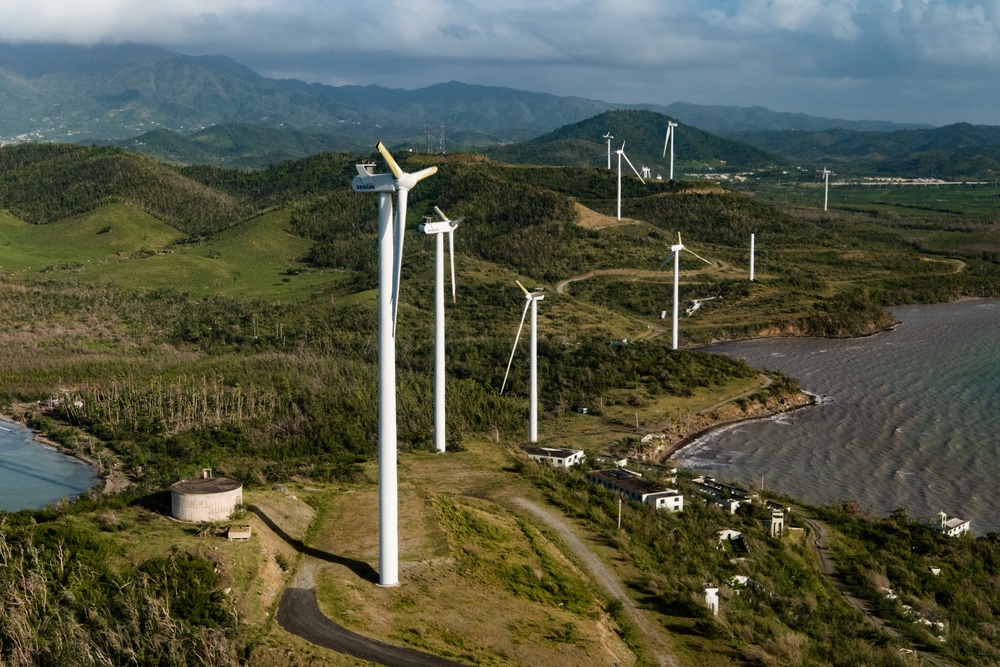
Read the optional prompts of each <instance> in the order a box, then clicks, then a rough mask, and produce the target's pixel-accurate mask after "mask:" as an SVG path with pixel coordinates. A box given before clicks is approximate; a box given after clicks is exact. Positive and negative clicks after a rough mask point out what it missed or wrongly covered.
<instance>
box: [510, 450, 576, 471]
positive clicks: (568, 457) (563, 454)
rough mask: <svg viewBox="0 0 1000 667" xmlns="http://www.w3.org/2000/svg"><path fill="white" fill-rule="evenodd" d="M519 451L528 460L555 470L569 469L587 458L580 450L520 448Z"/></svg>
mask: <svg viewBox="0 0 1000 667" xmlns="http://www.w3.org/2000/svg"><path fill="white" fill-rule="evenodd" d="M521 449H523V450H524V453H525V454H527V455H528V458H529V459H533V460H535V461H538V462H539V463H546V464H548V465H550V466H553V467H556V468H569V467H570V466H573V465H576V464H577V463H579V462H580V461H582V460H583V459H584V458H586V456H587V455H586V454H585V453H584V451H583V450H582V449H556V448H553V447H522V448H521Z"/></svg>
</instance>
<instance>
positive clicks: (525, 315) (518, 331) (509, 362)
mask: <svg viewBox="0 0 1000 667" xmlns="http://www.w3.org/2000/svg"><path fill="white" fill-rule="evenodd" d="M520 284H521V283H518V285H520ZM521 289H524V288H523V287H522V288H521ZM530 305H531V301H525V302H524V310H523V311H522V312H521V323H520V324H518V325H517V335H516V336H514V347H513V349H512V350H511V351H510V360H509V361H508V362H507V372H506V373H504V374H503V384H502V385H500V395H501V396H503V390H504V389H506V388H507V376H508V375H510V365H511V364H512V363H514V353H515V352H517V343H518V341H520V340H521V329H523V328H524V318H525V317H527V316H528V307H529V306H530Z"/></svg>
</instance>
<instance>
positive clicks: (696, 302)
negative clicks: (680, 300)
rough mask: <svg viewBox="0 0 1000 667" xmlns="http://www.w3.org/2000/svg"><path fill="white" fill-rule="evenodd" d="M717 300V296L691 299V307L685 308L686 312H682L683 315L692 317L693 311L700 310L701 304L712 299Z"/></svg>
mask: <svg viewBox="0 0 1000 667" xmlns="http://www.w3.org/2000/svg"><path fill="white" fill-rule="evenodd" d="M718 298H719V297H717V296H703V297H702V298H700V299H691V305H690V306H688V307H687V310H685V311H684V314H685V315H687V316H688V317H691V316H692V315H694V313H695V311H697V310H699V309H700V308H701V304H703V303H705V302H706V301H711V300H712V299H718Z"/></svg>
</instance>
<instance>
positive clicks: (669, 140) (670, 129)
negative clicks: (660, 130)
mask: <svg viewBox="0 0 1000 667" xmlns="http://www.w3.org/2000/svg"><path fill="white" fill-rule="evenodd" d="M675 127H677V123H675V122H674V121H672V120H668V121H667V136H666V138H665V139H664V140H663V157H667V144H670V180H671V181H672V180H674V128H675Z"/></svg>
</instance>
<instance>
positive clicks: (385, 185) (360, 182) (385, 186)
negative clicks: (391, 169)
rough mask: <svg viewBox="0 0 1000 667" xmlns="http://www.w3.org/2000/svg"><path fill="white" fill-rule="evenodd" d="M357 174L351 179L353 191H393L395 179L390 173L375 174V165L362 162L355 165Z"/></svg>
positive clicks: (394, 189)
mask: <svg viewBox="0 0 1000 667" xmlns="http://www.w3.org/2000/svg"><path fill="white" fill-rule="evenodd" d="M355 166H356V167H357V168H358V175H357V176H355V177H354V180H352V181H351V188H353V189H354V191H355V192H395V191H396V179H395V178H394V177H393V176H392V174H376V173H375V165H374V164H372V163H364V164H359V165H355Z"/></svg>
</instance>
